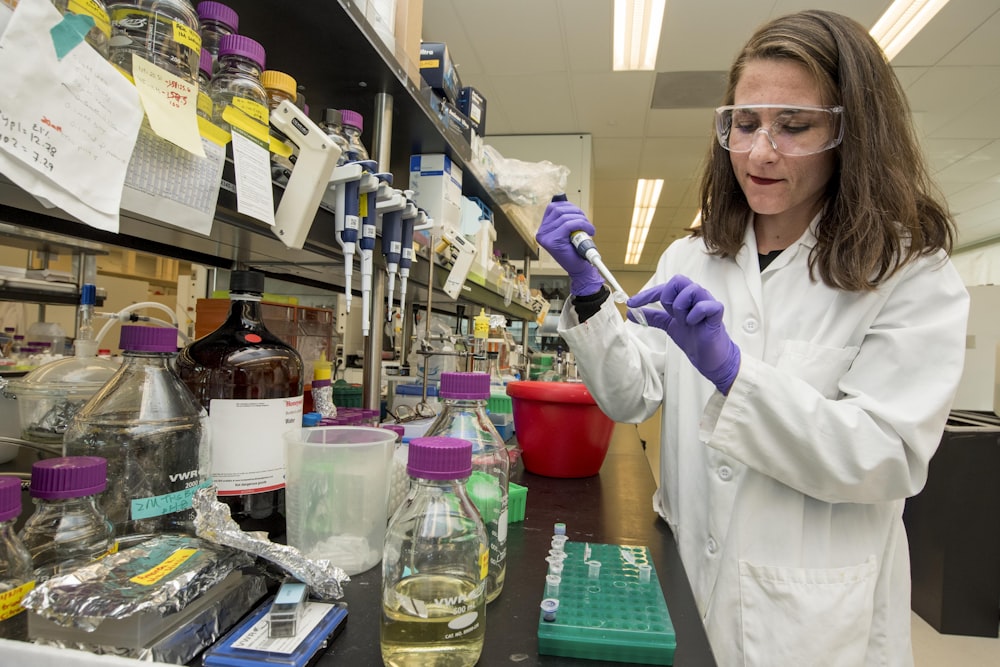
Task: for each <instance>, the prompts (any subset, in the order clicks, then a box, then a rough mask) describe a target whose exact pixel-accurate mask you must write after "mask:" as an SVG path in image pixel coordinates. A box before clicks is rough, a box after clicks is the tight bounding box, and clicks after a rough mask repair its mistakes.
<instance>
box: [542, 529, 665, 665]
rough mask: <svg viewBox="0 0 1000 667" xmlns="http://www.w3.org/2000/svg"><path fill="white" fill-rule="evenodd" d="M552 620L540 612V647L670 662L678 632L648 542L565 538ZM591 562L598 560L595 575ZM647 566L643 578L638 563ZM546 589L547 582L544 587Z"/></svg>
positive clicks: (587, 656)
mask: <svg viewBox="0 0 1000 667" xmlns="http://www.w3.org/2000/svg"><path fill="white" fill-rule="evenodd" d="M564 550H565V551H566V553H567V556H566V558H565V560H564V561H563V570H562V574H561V577H562V580H561V582H560V584H559V596H558V599H559V607H558V612H557V614H556V618H555V620H554V621H546V620H543V618H542V613H539V616H538V652H539V653H541V654H544V655H557V656H563V657H571V658H584V659H590V660H608V661H614V662H627V663H632V664H636V663H638V664H650V665H672V664H673V659H674V650H675V649H676V647H677V637H676V634H675V633H674V624H673V622H672V621H671V620H670V614H669V612H668V611H667V603H666V601H665V600H664V598H663V590H662V589H661V588H660V582H659V579H658V578H657V576H656V569H655V568H654V567H652V566H653V563H652V559H651V557H650V554H649V549H648V548H647V547H640V546H625V545H616V544H590V543H582V542H566V544H565V546H564ZM591 561H598V562H600V572H599V574H598V576H597V578H596V579H594V578H590V577H589V576H588V571H589V570H590V569H592V568H590V567H589V563H590V562H591ZM640 565H649V566H650V571H649V581H648V582H640V574H639V566H640ZM543 588H544V587H543Z"/></svg>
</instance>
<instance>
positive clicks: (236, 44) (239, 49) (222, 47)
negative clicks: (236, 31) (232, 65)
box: [219, 35, 264, 69]
mask: <svg viewBox="0 0 1000 667" xmlns="http://www.w3.org/2000/svg"><path fill="white" fill-rule="evenodd" d="M224 56H243V57H244V58H249V59H250V60H252V61H254V62H255V63H256V64H257V67H259V68H260V69H264V47H263V46H261V44H260V42H258V41H257V40H255V39H250V38H249V37H245V36H243V35H223V36H222V37H221V38H219V57H220V58H222V57H224Z"/></svg>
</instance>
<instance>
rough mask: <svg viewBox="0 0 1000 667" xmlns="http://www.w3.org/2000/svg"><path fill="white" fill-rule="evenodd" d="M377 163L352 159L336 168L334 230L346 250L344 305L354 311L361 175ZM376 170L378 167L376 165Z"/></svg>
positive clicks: (332, 179)
mask: <svg viewBox="0 0 1000 667" xmlns="http://www.w3.org/2000/svg"><path fill="white" fill-rule="evenodd" d="M373 164H374V163H373V162H349V163H347V164H345V165H341V166H339V167H337V168H336V169H334V170H333V177H332V178H331V179H330V183H331V184H332V185H334V186H335V187H336V190H337V203H336V208H335V210H334V218H333V219H334V233H335V235H336V240H337V242H338V243H340V247H341V249H342V250H343V252H344V305H345V307H346V309H347V312H351V276H352V275H353V273H354V248H355V245H356V244H357V241H358V231H360V229H361V218H360V216H359V215H358V206H359V205H360V194H359V192H358V189H359V186H360V183H361V176H362V174H363V172H364V169H365V166H366V165H373ZM372 169H374V167H372Z"/></svg>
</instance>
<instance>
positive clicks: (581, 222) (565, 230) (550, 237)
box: [535, 201, 604, 296]
mask: <svg viewBox="0 0 1000 667" xmlns="http://www.w3.org/2000/svg"><path fill="white" fill-rule="evenodd" d="M577 231H583V232H586V233H587V234H589V235H590V236H593V235H594V231H595V230H594V225H592V224H591V223H590V220H588V219H587V216H586V215H584V213H583V211H581V210H580V209H579V208H578V207H577V206H576V205H575V204H572V203H571V202H568V201H553V202H552V203H550V204H549V205H548V206H547V207H546V208H545V215H543V216H542V224H541V226H539V228H538V233H536V234H535V240H536V241H538V245H540V246H542V247H543V248H545V249H546V250H547V251H548V253H549V254H550V255H552V258H553V259H555V260H556V261H557V262H558V263H559V266H561V267H562V268H563V269H565V270H566V273H568V274H569V291H570V293H571V294H573V295H575V296H588V295H590V294H595V293H597V291H598V290H600V289H601V286H602V285H604V279H603V278H601V274H600V273H598V271H597V269H595V268H594V266H593V265H592V264H591V263H590V262H588V261H587V260H585V259H584V258H583V257H580V255H579V254H578V253H577V252H576V248H574V247H573V244H572V243H571V242H570V239H569V237H570V235H571V234H572V233H573V232H577Z"/></svg>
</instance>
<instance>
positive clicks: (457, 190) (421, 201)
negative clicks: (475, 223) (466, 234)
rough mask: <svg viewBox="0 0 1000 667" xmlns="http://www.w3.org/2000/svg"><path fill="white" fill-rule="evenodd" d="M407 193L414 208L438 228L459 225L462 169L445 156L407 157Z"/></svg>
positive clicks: (455, 228) (456, 226)
mask: <svg viewBox="0 0 1000 667" xmlns="http://www.w3.org/2000/svg"><path fill="white" fill-rule="evenodd" d="M409 189H410V190H413V199H414V200H415V201H416V202H417V205H418V206H419V207H420V208H422V209H424V210H425V211H427V215H428V216H430V217H431V218H433V219H434V220H435V221H437V222H438V223H440V224H441V225H442V226H444V227H447V228H449V229H452V230H455V231H457V230H458V229H459V227H460V226H461V223H462V169H461V167H459V166H458V165H456V164H455V163H454V162H452V161H451V158H450V157H448V156H447V155H444V154H441V153H430V154H425V155H412V156H410V188H409Z"/></svg>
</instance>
